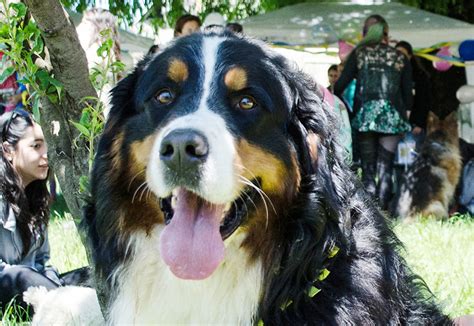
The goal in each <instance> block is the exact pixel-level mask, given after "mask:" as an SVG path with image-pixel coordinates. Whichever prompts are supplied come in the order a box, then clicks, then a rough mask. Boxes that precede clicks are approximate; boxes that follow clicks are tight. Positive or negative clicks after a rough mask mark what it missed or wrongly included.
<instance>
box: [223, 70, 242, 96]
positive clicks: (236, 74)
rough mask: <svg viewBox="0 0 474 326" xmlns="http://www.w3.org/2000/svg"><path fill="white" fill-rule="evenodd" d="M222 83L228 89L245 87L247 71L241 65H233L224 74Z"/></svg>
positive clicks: (238, 89) (235, 89) (236, 89)
mask: <svg viewBox="0 0 474 326" xmlns="http://www.w3.org/2000/svg"><path fill="white" fill-rule="evenodd" d="M224 83H225V85H226V86H227V88H228V89H229V90H230V91H233V92H235V91H240V90H241V89H244V88H245V87H247V72H246V71H245V69H243V68H241V67H233V68H231V69H230V70H229V71H228V72H227V73H226V74H225V76H224Z"/></svg>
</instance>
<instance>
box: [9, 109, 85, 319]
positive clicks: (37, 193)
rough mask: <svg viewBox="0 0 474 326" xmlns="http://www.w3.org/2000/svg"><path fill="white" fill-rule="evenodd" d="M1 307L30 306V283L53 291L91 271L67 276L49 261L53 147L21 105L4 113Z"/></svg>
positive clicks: (74, 281)
mask: <svg viewBox="0 0 474 326" xmlns="http://www.w3.org/2000/svg"><path fill="white" fill-rule="evenodd" d="M0 130H1V131H2V146H0V148H1V159H0V171H1V189H0V308H1V309H2V311H4V309H5V307H6V306H7V305H8V304H9V303H10V302H11V301H12V299H15V300H16V303H18V304H20V305H22V306H23V307H26V304H25V303H24V302H23V298H22V297H23V292H24V291H25V290H26V289H27V288H28V287H30V286H44V287H45V288H47V289H48V290H51V289H54V288H57V287H59V286H62V285H66V284H73V283H75V284H77V283H80V282H83V281H85V280H86V279H87V278H88V269H87V268H84V269H80V270H76V271H73V272H69V273H67V274H64V275H58V273H57V272H56V270H55V269H54V268H53V267H51V266H47V262H48V260H49V257H50V256H49V243H48V233H47V227H48V221H49V192H48V189H47V187H46V183H47V178H48V157H47V146H46V142H45V140H44V136H43V132H42V130H41V127H40V125H38V124H37V123H36V122H34V120H33V119H32V116H31V115H30V114H29V113H28V112H26V111H24V110H21V109H16V110H14V111H12V112H9V113H5V114H3V115H2V116H1V117H0Z"/></svg>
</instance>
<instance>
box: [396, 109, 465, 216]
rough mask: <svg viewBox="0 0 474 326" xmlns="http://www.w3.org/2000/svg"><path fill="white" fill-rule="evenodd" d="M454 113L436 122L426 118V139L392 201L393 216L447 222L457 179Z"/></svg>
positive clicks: (456, 129)
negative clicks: (445, 219)
mask: <svg viewBox="0 0 474 326" xmlns="http://www.w3.org/2000/svg"><path fill="white" fill-rule="evenodd" d="M461 167H462V163H461V156H460V153H459V134H458V125H457V117H456V112H452V113H450V114H449V115H448V116H447V117H446V118H445V119H443V120H441V119H439V118H438V117H437V116H436V115H435V114H433V113H432V112H430V113H429V115H428V124H427V137H426V139H425V142H424V143H423V145H422V147H421V150H420V153H419V154H418V156H417V158H416V159H415V161H414V162H413V164H412V165H411V166H410V168H409V169H408V171H407V173H406V174H405V175H404V176H403V178H402V183H401V186H400V191H399V193H398V194H397V197H396V200H395V202H394V203H395V210H394V216H397V217H401V218H407V217H410V218H412V217H414V216H415V215H418V214H421V215H423V216H433V217H435V218H447V217H448V216H449V205H450V204H451V203H452V202H453V201H454V195H455V191H456V186H457V184H458V181H459V177H460V175H461Z"/></svg>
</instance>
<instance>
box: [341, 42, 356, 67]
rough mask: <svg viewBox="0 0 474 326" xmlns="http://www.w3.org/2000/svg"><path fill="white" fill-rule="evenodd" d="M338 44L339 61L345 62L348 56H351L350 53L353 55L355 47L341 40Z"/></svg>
mask: <svg viewBox="0 0 474 326" xmlns="http://www.w3.org/2000/svg"><path fill="white" fill-rule="evenodd" d="M337 44H338V45H339V59H340V60H341V62H343V61H345V60H346V58H347V56H348V55H349V53H351V51H352V49H354V47H353V46H352V45H350V44H347V43H346V41H341V40H339V41H338V42H337Z"/></svg>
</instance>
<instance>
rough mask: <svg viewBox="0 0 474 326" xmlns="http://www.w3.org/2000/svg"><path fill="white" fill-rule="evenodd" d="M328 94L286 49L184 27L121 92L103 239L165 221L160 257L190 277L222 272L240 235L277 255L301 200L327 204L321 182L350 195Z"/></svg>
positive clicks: (333, 193) (101, 215) (100, 171)
mask: <svg viewBox="0 0 474 326" xmlns="http://www.w3.org/2000/svg"><path fill="white" fill-rule="evenodd" d="M323 97H324V95H323V93H322V92H320V90H319V88H318V87H317V86H316V85H315V84H314V83H313V82H312V81H311V79H310V78H308V77H306V76H305V75H303V74H302V73H300V72H299V71H298V70H297V69H295V68H294V67H293V66H291V65H289V64H288V62H287V60H286V59H285V58H283V57H282V56H280V55H277V54H275V53H273V52H271V51H269V50H268V49H267V48H266V46H264V45H263V43H260V42H255V41H252V40H248V39H245V38H243V37H241V36H236V35H234V34H226V33H224V34H214V33H210V34H196V35H192V36H190V37H186V38H181V39H178V40H176V41H175V42H174V43H173V44H171V45H170V46H169V47H167V48H165V49H163V50H162V51H161V52H160V53H159V54H157V55H155V56H153V57H150V58H147V59H145V60H144V62H142V63H141V65H140V66H139V67H138V68H137V69H136V71H135V72H134V73H133V74H131V75H130V76H128V77H127V78H125V79H124V80H123V81H121V82H120V83H119V85H118V86H117V87H116V88H115V90H114V91H113V98H112V104H113V107H112V110H111V112H110V116H109V121H108V122H107V125H106V130H105V132H104V136H103V139H102V141H101V144H100V147H99V153H98V156H97V161H96V166H95V169H94V174H93V188H92V193H93V197H95V210H96V213H95V215H96V219H97V221H96V222H95V223H96V228H97V229H99V230H100V229H103V230H104V233H105V234H109V238H107V237H106V238H105V240H104V239H102V240H97V241H98V242H100V241H104V242H107V241H108V240H110V239H112V238H114V237H117V238H118V236H117V233H120V234H122V235H123V234H126V233H130V232H134V231H136V230H144V231H146V232H149V231H151V229H153V228H154V227H155V226H156V225H159V224H164V225H165V226H164V227H163V231H162V233H161V239H160V252H161V256H162V258H163V259H164V261H165V262H166V264H167V265H168V266H169V267H170V269H171V270H172V271H173V273H174V274H175V275H176V276H178V277H181V278H186V279H202V278H206V277H208V276H209V275H211V274H212V273H213V271H214V270H215V269H216V268H217V266H218V265H219V264H220V262H221V261H222V259H223V257H224V247H225V245H224V242H225V241H232V237H233V236H234V235H236V234H242V233H243V234H245V240H244V241H243V243H242V247H243V250H248V251H249V256H250V257H254V258H255V257H258V256H269V255H272V254H274V253H273V252H271V250H270V249H269V248H270V247H273V246H275V242H276V241H278V239H279V238H282V237H283V234H284V233H285V232H287V226H288V225H289V223H292V222H294V221H291V219H289V218H288V216H289V214H290V212H291V211H292V209H293V208H294V206H295V205H296V206H298V205H299V206H298V207H299V209H301V210H302V211H303V212H300V213H299V214H300V215H301V216H303V215H304V214H305V212H306V214H307V215H309V211H310V210H314V209H315V207H318V205H319V202H318V199H317V195H316V190H315V188H316V183H318V187H319V188H318V189H320V190H321V189H322V190H321V191H324V192H326V193H328V194H329V193H330V195H328V196H326V197H331V198H332V199H330V200H329V201H330V202H331V201H332V202H333V203H334V202H337V201H340V200H342V199H341V198H342V196H339V195H338V192H340V190H341V189H342V188H343V187H344V185H343V182H342V177H341V180H340V184H339V186H334V184H335V182H336V180H337V179H338V178H339V176H340V173H339V172H338V171H337V169H338V168H340V162H341V160H340V158H339V157H338V154H337V152H338V151H337V149H336V146H337V145H336V142H335V141H334V138H335V135H336V134H337V130H338V129H337V128H336V124H335V122H334V119H333V116H332V113H331V112H330V110H331V108H330V107H329V106H328V105H327V104H325V102H324V99H323ZM316 175H317V177H315V176H316ZM315 178H317V179H318V180H321V182H318V181H317V180H316V179H315ZM310 183H311V184H312V186H311V190H308V189H309V188H308V184H310ZM305 187H306V188H305ZM302 194H303V195H302ZM304 196H306V197H312V199H311V201H310V203H307V204H303V202H302V197H304ZM328 206H331V203H329V204H328ZM327 209H328V208H324V213H321V214H322V215H325V214H326V213H325V212H327ZM305 210H306V211H305ZM341 214H342V213H341ZM311 218H314V219H317V218H319V215H317V214H314V215H311ZM311 227H312V228H314V229H316V228H317V225H316V224H314V225H312V226H311ZM300 231H301V232H307V230H300ZM318 232H320V233H321V232H322V229H320V230H319V231H318ZM99 233H100V232H99ZM104 233H102V235H101V236H103V234H104ZM95 236H96V237H98V236H97V234H96V235H95ZM295 236H297V235H295ZM93 237H94V234H93ZM107 239H108V240H107ZM315 240H317V239H316V238H314V237H313V238H312V239H311V241H312V242H311V243H314V241H315ZM118 242H119V241H118ZM300 244H301V242H300ZM117 246H119V245H118V244H117ZM109 249H110V248H109ZM321 250H323V248H321ZM263 258H264V259H265V258H268V257H263Z"/></svg>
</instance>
